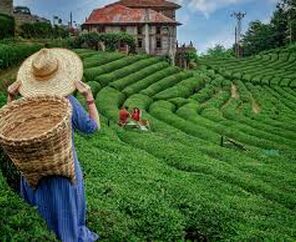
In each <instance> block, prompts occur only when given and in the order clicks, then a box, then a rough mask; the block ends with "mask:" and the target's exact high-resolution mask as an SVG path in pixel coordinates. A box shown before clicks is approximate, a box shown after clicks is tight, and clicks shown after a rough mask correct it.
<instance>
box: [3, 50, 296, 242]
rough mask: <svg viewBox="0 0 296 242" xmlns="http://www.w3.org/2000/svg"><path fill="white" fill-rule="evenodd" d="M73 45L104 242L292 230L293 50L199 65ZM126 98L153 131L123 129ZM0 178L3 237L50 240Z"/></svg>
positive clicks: (93, 202) (295, 155)
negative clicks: (98, 126)
mask: <svg viewBox="0 0 296 242" xmlns="http://www.w3.org/2000/svg"><path fill="white" fill-rule="evenodd" d="M76 52H77V53H78V54H79V55H80V56H81V58H82V59H83V62H84V67H85V73H84V79H85V81H86V82H88V83H89V84H90V85H91V86H92V89H93V92H94V95H95V96H96V103H97V106H98V108H99V111H100V113H101V115H102V119H103V129H102V130H101V131H100V132H98V133H97V134H95V135H94V136H91V137H87V136H83V135H80V134H77V135H76V137H75V142H76V147H77V150H78V156H79V160H80V162H81V164H82V166H83V170H84V173H85V183H86V192H87V200H88V226H89V227H90V228H91V229H92V230H94V231H96V232H97V233H99V234H100V236H101V239H102V240H103V241H186V240H188V241H295V240H296V219H295V216H296V177H295V172H296V164H295V161H296V152H295V148H296V124H295V118H296V76H295V74H294V73H295V71H296V48H294V47H290V48H286V49H278V50H274V51H272V52H270V53H263V54H261V55H258V56H256V57H252V58H247V59H242V60H236V59H221V58H220V59H218V58H216V59H202V60H201V62H200V64H199V68H198V69H197V70H194V71H182V70H181V69H179V68H177V67H172V66H170V65H169V64H168V63H167V62H165V61H163V60H162V59H159V58H156V57H150V56H145V55H134V56H125V55H123V54H119V53H100V52H94V51H91V50H76ZM77 98H78V99H79V100H81V102H83V99H82V98H81V96H80V95H77ZM1 99H2V100H4V97H2V98H1V97H0V100H1ZM4 101H5V100H4ZM4 101H3V102H4ZM0 103H1V101H0ZM2 104H3V103H2ZM123 104H126V105H128V106H129V107H135V106H137V107H140V108H141V109H142V110H143V115H144V118H145V119H148V120H150V122H151V126H152V132H146V133H141V132H138V131H133V130H124V129H121V128H119V127H117V125H116V122H117V118H118V109H119V107H120V106H121V105H123ZM107 123H109V126H108V125H107ZM0 188H1V189H0V207H1V210H0V216H1V220H0V240H1V241H2V240H3V241H45V240H46V241H54V238H53V237H52V234H50V233H49V232H47V230H46V227H45V226H44V223H43V222H41V219H40V218H39V217H38V215H37V213H36V211H35V209H34V208H29V207H28V206H27V205H26V204H25V203H24V202H22V201H21V199H20V198H19V197H18V195H16V194H15V193H13V192H12V191H11V190H10V188H9V187H8V185H7V184H6V182H5V180H4V179H3V176H2V175H0Z"/></svg>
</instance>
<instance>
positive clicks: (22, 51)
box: [0, 43, 42, 70]
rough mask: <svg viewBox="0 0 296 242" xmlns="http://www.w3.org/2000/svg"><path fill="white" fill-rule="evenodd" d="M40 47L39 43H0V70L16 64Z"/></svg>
mask: <svg viewBox="0 0 296 242" xmlns="http://www.w3.org/2000/svg"><path fill="white" fill-rule="evenodd" d="M41 48H42V45H39V44H23V43H16V44H14V43H12V44H0V70H1V69H5V68H7V67H10V66H14V65H17V64H18V63H20V62H22V61H23V60H24V59H25V58H26V57H28V56H30V55H32V54H33V53H35V52H36V51H38V50H40V49H41Z"/></svg>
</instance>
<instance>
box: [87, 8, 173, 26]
mask: <svg viewBox="0 0 296 242" xmlns="http://www.w3.org/2000/svg"><path fill="white" fill-rule="evenodd" d="M131 23H155V24H156V23H166V24H178V23H177V22H176V21H175V20H173V19H171V18H169V17H166V16H164V15H163V14H161V13H158V12H156V11H154V10H152V9H143V8H139V9H137V8H128V7H126V6H123V5H120V4H113V5H108V6H106V7H104V8H99V9H95V10H93V12H92V13H91V15H90V16H89V18H88V19H87V20H86V22H85V23H84V24H86V25H88V24H131Z"/></svg>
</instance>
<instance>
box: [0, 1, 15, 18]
mask: <svg viewBox="0 0 296 242" xmlns="http://www.w3.org/2000/svg"><path fill="white" fill-rule="evenodd" d="M12 12H13V1H12V0H0V13H4V14H8V15H11V14H12Z"/></svg>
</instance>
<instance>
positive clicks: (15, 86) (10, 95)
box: [7, 81, 22, 102]
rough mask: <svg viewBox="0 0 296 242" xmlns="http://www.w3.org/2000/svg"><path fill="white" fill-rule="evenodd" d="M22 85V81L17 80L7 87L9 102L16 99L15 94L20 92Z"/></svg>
mask: <svg viewBox="0 0 296 242" xmlns="http://www.w3.org/2000/svg"><path fill="white" fill-rule="evenodd" d="M21 85H22V83H21V82H20V81H16V82H14V83H13V84H11V85H10V86H9V87H8V88H7V93H8V98H7V102H12V101H13V100H14V99H15V96H16V95H17V94H18V93H19V89H20V87H21Z"/></svg>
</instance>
